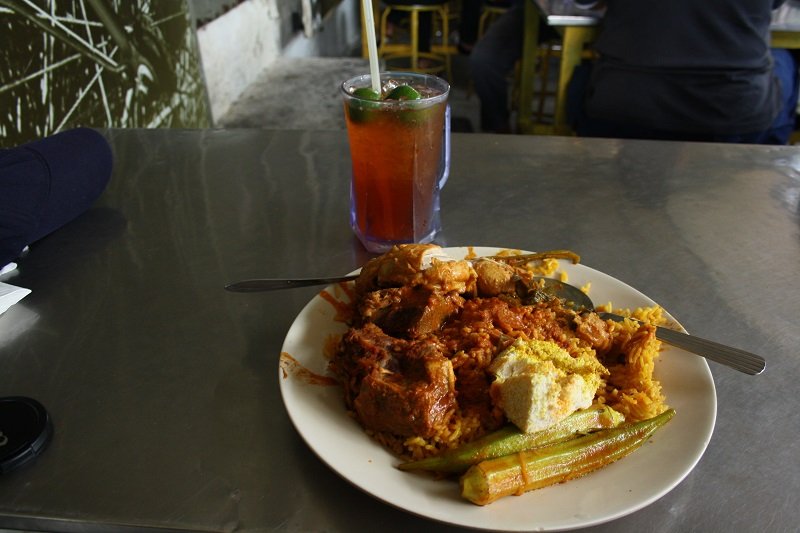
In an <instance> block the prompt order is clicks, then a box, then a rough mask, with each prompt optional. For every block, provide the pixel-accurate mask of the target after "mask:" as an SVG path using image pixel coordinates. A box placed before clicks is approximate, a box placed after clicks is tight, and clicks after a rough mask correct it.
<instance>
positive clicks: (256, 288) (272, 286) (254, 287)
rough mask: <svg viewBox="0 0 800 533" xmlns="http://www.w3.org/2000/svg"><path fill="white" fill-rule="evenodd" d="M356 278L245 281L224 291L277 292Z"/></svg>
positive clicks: (236, 283)
mask: <svg viewBox="0 0 800 533" xmlns="http://www.w3.org/2000/svg"><path fill="white" fill-rule="evenodd" d="M357 277H358V276H357V275H352V276H339V277H335V278H295V279H246V280H244V281H237V282H235V283H231V284H229V285H225V290H227V291H231V292H261V291H279V290H282V289H294V288H297V287H310V286H312V285H330V284H331V283H341V282H342V281H350V280H353V279H356V278H357Z"/></svg>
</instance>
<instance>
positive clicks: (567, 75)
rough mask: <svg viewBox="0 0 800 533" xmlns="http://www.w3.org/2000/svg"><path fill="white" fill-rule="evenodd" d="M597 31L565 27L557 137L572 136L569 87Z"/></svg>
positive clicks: (557, 108) (556, 126) (557, 98)
mask: <svg viewBox="0 0 800 533" xmlns="http://www.w3.org/2000/svg"><path fill="white" fill-rule="evenodd" d="M596 33H597V29H596V28H595V27H592V26H565V27H564V39H563V42H562V44H561V67H560V70H559V75H558V88H557V90H556V102H555V103H556V106H555V118H554V119H553V126H554V130H555V133H556V135H571V134H572V130H571V128H570V127H569V124H567V87H568V86H569V81H570V80H571V79H572V73H573V72H574V71H575V67H577V66H578V65H579V64H580V63H581V60H582V58H583V48H584V45H586V44H587V43H589V42H591V41H592V40H593V39H594V38H595V34H596Z"/></svg>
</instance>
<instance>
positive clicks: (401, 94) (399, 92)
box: [386, 85, 422, 100]
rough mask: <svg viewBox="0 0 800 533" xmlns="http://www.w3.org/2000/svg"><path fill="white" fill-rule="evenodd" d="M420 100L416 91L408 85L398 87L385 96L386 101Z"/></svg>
mask: <svg viewBox="0 0 800 533" xmlns="http://www.w3.org/2000/svg"><path fill="white" fill-rule="evenodd" d="M421 98H422V95H420V94H419V93H418V92H417V90H416V89H414V88H413V87H411V86H410V85H398V86H397V87H395V88H394V89H392V92H390V93H389V94H388V95H387V96H386V99H387V100H419V99H421Z"/></svg>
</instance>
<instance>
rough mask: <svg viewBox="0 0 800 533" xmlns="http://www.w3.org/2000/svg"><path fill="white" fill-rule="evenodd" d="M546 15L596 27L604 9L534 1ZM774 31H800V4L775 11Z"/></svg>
mask: <svg viewBox="0 0 800 533" xmlns="http://www.w3.org/2000/svg"><path fill="white" fill-rule="evenodd" d="M532 1H533V2H534V3H535V4H536V5H537V6H538V7H539V10H540V11H541V12H542V13H543V14H544V15H545V18H546V20H547V24H549V25H550V26H596V25H597V24H599V23H600V21H601V20H602V18H603V13H604V12H605V9H604V8H600V9H580V8H577V7H575V3H574V2H573V1H572V0H532ZM771 29H772V30H773V31H800V2H797V1H795V0H788V1H787V2H786V3H784V4H783V5H782V6H780V7H779V8H778V9H776V10H775V11H773V15H772V25H771Z"/></svg>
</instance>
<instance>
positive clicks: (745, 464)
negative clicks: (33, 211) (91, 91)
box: [0, 130, 800, 532]
mask: <svg viewBox="0 0 800 533" xmlns="http://www.w3.org/2000/svg"><path fill="white" fill-rule="evenodd" d="M108 136H109V138H110V140H111V143H112V146H113V149H114V153H115V169H114V174H113V177H112V180H111V183H110V185H109V188H108V189H107V191H106V192H105V193H104V194H103V196H102V197H101V199H100V200H99V202H98V203H97V205H96V206H95V207H94V208H93V209H91V210H90V211H89V212H87V213H86V214H84V215H82V216H81V217H80V218H79V219H77V220H76V221H74V222H72V223H70V224H69V225H67V226H65V227H64V228H62V229H61V230H59V231H58V232H56V233H54V234H52V235H50V236H49V237H47V238H45V239H44V240H42V241H40V242H39V243H37V244H36V245H34V246H33V247H32V249H31V252H30V253H29V255H28V256H27V257H26V258H24V259H23V260H21V261H20V262H19V264H20V267H19V274H18V275H17V276H16V277H14V278H12V279H10V280H7V281H8V282H10V283H13V284H15V285H19V286H22V287H27V288H30V289H32V291H33V292H32V293H31V294H30V295H29V296H28V297H26V298H25V299H24V300H22V302H20V303H19V304H17V305H15V306H14V307H12V308H11V309H10V310H9V311H8V312H6V313H5V314H3V315H0V369H1V370H0V396H9V395H27V396H32V397H34V398H36V399H38V400H39V401H41V402H42V403H43V404H44V405H45V406H46V407H47V408H48V409H49V411H50V412H51V414H52V417H53V420H54V424H55V437H54V439H53V441H52V443H51V445H50V447H49V448H48V449H47V450H46V451H45V453H44V454H43V455H42V456H41V457H40V458H39V459H38V460H37V461H36V462H35V463H33V464H31V465H29V466H27V467H26V468H24V469H22V470H19V471H17V472H13V473H11V474H8V475H5V476H2V477H0V528H20V529H27V530H35V529H55V530H66V531H90V530H97V531H110V530H115V529H117V530H126V529H134V530H135V529H140V528H143V527H153V528H163V529H170V530H195V531H234V530H236V531H322V530H324V531H361V530H365V531H366V530H373V529H374V528H375V527H376V526H377V527H380V528H381V529H382V530H385V531H392V532H394V531H397V532H400V531H410V530H416V531H425V530H431V531H432V530H435V531H457V530H458V529H457V528H455V527H451V526H447V525H442V524H439V523H434V522H432V521H429V520H426V519H424V518H420V517H416V516H414V515H412V514H409V513H407V512H405V511H402V510H398V509H395V508H393V507H391V506H389V505H386V504H384V503H381V502H380V501H378V500H376V499H374V498H373V497H371V496H368V495H366V494H364V493H362V492H361V491H360V490H359V489H357V488H355V487H353V486H352V485H350V484H349V483H348V482H347V481H345V480H343V479H342V478H340V477H339V476H338V475H337V474H335V473H334V472H333V471H332V470H330V469H329V468H328V467H326V466H325V465H324V464H323V463H322V462H321V461H319V460H318V459H317V457H316V456H315V455H314V453H313V452H312V451H311V450H310V449H309V448H308V447H307V446H306V445H305V444H304V442H303V441H302V439H301V438H300V437H299V436H298V434H297V432H296V431H295V430H294V428H293V426H292V424H291V422H290V420H289V418H288V416H287V414H286V411H285V409H284V406H283V404H282V401H281V396H280V392H279V386H278V372H277V365H278V356H279V353H280V348H281V345H282V342H283V339H284V336H285V334H286V332H287V330H288V328H289V326H290V324H291V323H292V321H293V319H294V317H295V316H296V315H297V313H298V312H299V311H300V310H301V309H302V308H303V306H304V305H305V304H306V303H307V302H308V300H309V299H310V298H311V297H312V296H313V295H314V294H315V293H316V291H317V289H315V288H307V289H298V290H293V291H284V292H277V293H272V294H269V295H264V294H262V295H243V294H233V293H227V292H225V291H224V290H223V289H222V287H223V286H224V285H225V284H226V283H228V282H230V281H233V280H238V279H242V278H249V277H255V276H275V277H277V276H317V275H323V274H338V273H345V272H348V271H350V270H352V269H353V268H355V267H357V266H359V265H360V264H362V263H363V262H364V261H365V260H366V259H367V258H368V257H369V256H368V254H367V253H366V252H365V251H364V250H363V249H362V248H361V246H360V245H359V244H358V242H357V240H356V239H355V238H354V237H353V236H352V234H351V231H350V229H349V226H348V223H347V218H348V200H347V197H348V179H349V172H350V163H349V158H348V156H347V141H346V138H345V137H344V136H343V135H342V133H341V132H338V131H311V132H309V131H268V130H208V131H182V130H113V131H110V132H108ZM442 202H443V223H444V228H445V229H444V232H443V234H442V237H441V239H440V241H441V244H445V245H449V246H463V245H485V246H502V247H515V248H523V249H529V250H544V249H554V248H568V249H572V250H574V251H577V252H579V253H580V254H581V256H582V262H583V263H584V264H586V265H588V266H591V267H594V268H596V269H598V270H601V271H604V272H606V273H608V274H610V275H612V276H614V277H616V278H618V279H620V280H622V281H624V282H626V283H628V284H630V285H632V286H634V287H636V288H638V289H640V290H642V291H643V292H645V293H646V294H647V295H648V296H650V297H651V298H653V299H654V300H656V301H657V302H659V303H661V304H662V305H663V306H664V307H665V308H666V309H667V310H669V311H670V312H671V313H672V314H673V315H674V316H675V317H676V318H677V319H678V320H680V321H681V322H682V323H683V325H684V326H685V327H686V328H687V329H688V330H689V331H692V332H695V333H698V334H702V335H703V336H706V337H708V338H711V339H715V340H719V341H723V342H726V343H728V344H732V345H735V346H739V347H741V348H744V349H748V350H751V351H754V352H757V353H761V354H763V355H764V356H766V358H767V361H768V363H767V370H766V371H765V373H764V374H762V375H760V376H755V377H753V376H746V375H744V374H740V373H738V372H735V371H733V370H731V369H728V368H727V367H723V366H720V365H717V364H714V363H711V364H710V367H711V370H712V373H713V375H714V380H715V385H716V388H717V396H718V415H717V425H716V428H715V432H714V435H713V438H712V440H711V442H710V445H709V447H708V449H707V451H706V452H705V454H704V456H703V457H702V459H701V460H700V462H699V464H698V465H697V466H696V468H695V469H694V470H693V471H692V473H690V474H689V476H688V477H687V478H686V479H685V480H684V481H683V482H681V483H680V484H679V485H678V486H677V487H675V488H674V489H673V490H672V491H670V492H669V493H668V494H666V495H665V496H664V497H662V498H661V499H659V500H658V501H656V502H654V503H652V504H651V505H649V506H647V507H645V508H644V509H642V510H640V511H638V512H635V513H633V514H632V515H629V516H626V517H624V518H621V519H618V520H616V521H614V522H611V523H608V524H605V525H601V526H597V527H595V528H594V531H609V532H610V531H614V532H619V531H633V532H640V531H659V532H683V531H687V530H692V531H762V530H769V531H790V530H795V528H796V527H797V523H798V522H799V521H800V508H798V506H797V505H796V503H797V502H796V495H797V494H798V493H800V463H799V462H798V461H797V457H798V456H800V444H798V443H800V438H798V437H800V426H798V424H797V411H798V408H800V400H798V395H797V393H796V389H797V387H796V381H797V377H798V375H800V349H799V348H798V346H800V325H799V324H798V314H797V313H798V311H797V309H798V308H797V302H798V300H800V288H798V283H797V269H798V265H799V264H800V205H799V204H800V150H799V149H798V148H794V147H764V146H736V145H714V144H699V143H697V144H689V143H669V142H652V141H619V140H606V139H576V138H566V137H535V136H492V135H482V134H472V135H467V134H455V135H454V136H453V163H452V172H451V177H450V181H449V183H448V184H447V186H446V188H445V190H444V193H443V199H442Z"/></svg>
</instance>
